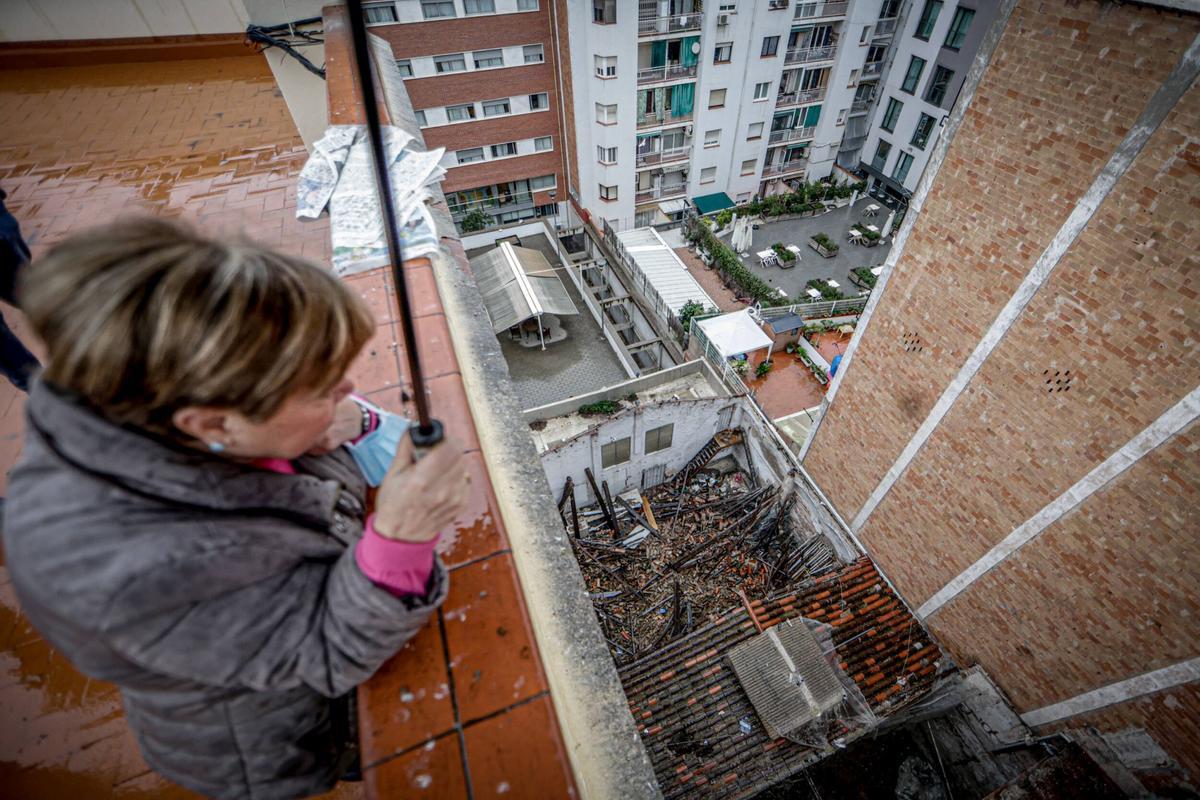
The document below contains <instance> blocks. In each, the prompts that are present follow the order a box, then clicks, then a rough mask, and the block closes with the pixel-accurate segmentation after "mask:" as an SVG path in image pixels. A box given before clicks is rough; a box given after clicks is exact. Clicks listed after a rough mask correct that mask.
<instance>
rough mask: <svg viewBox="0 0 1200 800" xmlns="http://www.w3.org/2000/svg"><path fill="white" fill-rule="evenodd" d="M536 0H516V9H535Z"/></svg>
mask: <svg viewBox="0 0 1200 800" xmlns="http://www.w3.org/2000/svg"><path fill="white" fill-rule="evenodd" d="M537 10H538V0H517V11H537Z"/></svg>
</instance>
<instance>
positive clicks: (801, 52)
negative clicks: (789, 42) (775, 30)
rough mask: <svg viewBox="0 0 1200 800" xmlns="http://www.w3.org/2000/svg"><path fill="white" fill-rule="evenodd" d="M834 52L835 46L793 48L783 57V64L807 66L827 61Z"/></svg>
mask: <svg viewBox="0 0 1200 800" xmlns="http://www.w3.org/2000/svg"><path fill="white" fill-rule="evenodd" d="M836 51H837V45H836V44H827V45H825V46H824V47H793V48H792V49H791V50H788V51H787V55H785V56H784V57H783V63H785V64H807V63H809V62H812V61H828V60H829V59H831V58H833V54H834V53H835V52H836Z"/></svg>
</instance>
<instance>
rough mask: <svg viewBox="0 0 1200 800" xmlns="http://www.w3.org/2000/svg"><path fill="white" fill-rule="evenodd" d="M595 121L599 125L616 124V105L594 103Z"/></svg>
mask: <svg viewBox="0 0 1200 800" xmlns="http://www.w3.org/2000/svg"><path fill="white" fill-rule="evenodd" d="M596 122H599V123H600V124H601V125H616V124H617V105H616V103H613V104H612V105H604V104H603V103H596Z"/></svg>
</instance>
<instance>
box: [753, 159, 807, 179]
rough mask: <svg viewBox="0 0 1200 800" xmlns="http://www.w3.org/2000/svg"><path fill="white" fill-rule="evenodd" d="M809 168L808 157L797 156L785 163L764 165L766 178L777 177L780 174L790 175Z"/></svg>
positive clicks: (763, 172)
mask: <svg viewBox="0 0 1200 800" xmlns="http://www.w3.org/2000/svg"><path fill="white" fill-rule="evenodd" d="M807 168H808V159H807V158H795V159H792V160H791V161H788V162H786V163H783V164H768V165H767V166H765V167H763V171H762V174H763V177H764V178H775V177H778V176H780V175H790V174H792V173H794V172H804V170H805V169H807Z"/></svg>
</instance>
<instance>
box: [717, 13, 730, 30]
mask: <svg viewBox="0 0 1200 800" xmlns="http://www.w3.org/2000/svg"><path fill="white" fill-rule="evenodd" d="M731 22H733V15H732V14H718V15H717V27H718V28H724V27H725V26H726V25H728V24H729V23H731Z"/></svg>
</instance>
